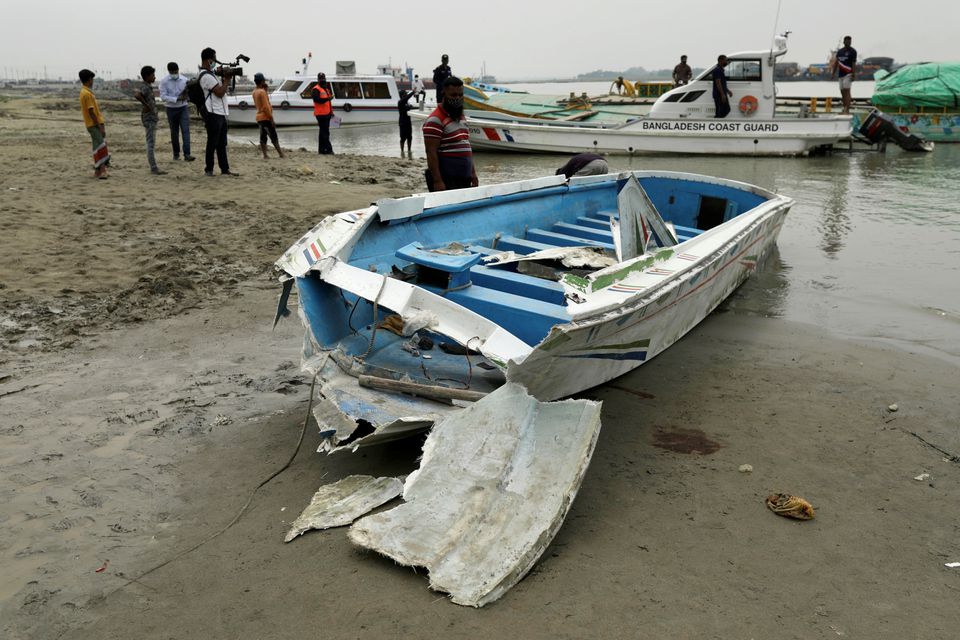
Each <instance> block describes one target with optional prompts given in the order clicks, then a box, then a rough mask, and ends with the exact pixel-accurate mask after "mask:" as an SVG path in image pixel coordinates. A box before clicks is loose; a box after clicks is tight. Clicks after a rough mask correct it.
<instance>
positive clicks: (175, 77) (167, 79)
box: [160, 62, 193, 162]
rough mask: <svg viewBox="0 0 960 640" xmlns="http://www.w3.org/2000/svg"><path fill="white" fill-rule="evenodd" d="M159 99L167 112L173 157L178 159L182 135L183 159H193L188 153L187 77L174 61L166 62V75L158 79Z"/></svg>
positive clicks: (188, 112) (188, 111) (188, 110)
mask: <svg viewBox="0 0 960 640" xmlns="http://www.w3.org/2000/svg"><path fill="white" fill-rule="evenodd" d="M160 99H161V100H162V101H163V106H164V108H165V109H166V112H167V123H168V124H169V125H170V142H171V144H173V159H174V160H179V159H180V136H181V134H182V135H183V159H184V160H186V161H188V162H189V161H191V160H193V156H192V155H190V109H188V108H187V107H188V104H187V78H186V77H185V76H182V75H180V66H179V65H178V64H177V63H176V62H170V63H168V64H167V75H165V76H164V77H163V78H161V79H160Z"/></svg>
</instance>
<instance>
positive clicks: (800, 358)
mask: <svg viewBox="0 0 960 640" xmlns="http://www.w3.org/2000/svg"><path fill="white" fill-rule="evenodd" d="M40 102H43V101H40ZM48 102H49V101H48ZM45 111H49V113H45ZM0 114H2V116H0V139H2V142H3V144H2V145H0V176H2V177H0V198H2V203H3V214H2V217H0V224H2V225H3V231H4V233H2V234H0V245H2V246H0V284H2V285H3V288H2V289H0V300H2V301H3V305H2V309H3V311H2V314H3V316H4V318H3V321H2V323H0V330H2V339H3V342H2V361H0V410H2V415H3V417H2V418H0V496H2V504H3V506H2V507H0V572H2V574H3V575H4V580H3V581H2V584H0V607H2V608H0V620H2V623H0V625H2V627H0V629H2V631H3V635H4V637H10V638H47V637H62V638H131V637H137V638H181V637H209V638H235V637H256V638H288V637H292V636H302V635H318V634H319V635H322V636H323V637H329V638H382V637H440V636H443V637H450V638H473V637H479V636H483V637H495V636H503V635H508V634H509V635H511V636H513V637H523V638H541V637H542V638H548V637H562V638H567V637H569V638H580V637H623V638H633V637H717V638H728V637H743V638H749V637H777V638H794V637H795V638H811V637H827V638H836V637H875V636H880V637H919V638H941V637H950V636H951V635H952V634H953V632H954V629H955V628H956V626H957V624H958V623H960V610H958V608H957V607H956V602H957V598H958V597H960V569H947V568H945V567H944V563H946V562H951V561H960V536H958V533H960V524H958V520H957V517H956V514H955V509H956V505H957V504H958V503H960V482H958V480H960V463H958V460H957V459H951V458H950V455H957V454H960V433H958V431H957V429H956V425H957V423H958V419H960V390H958V383H957V382H956V380H957V369H956V366H954V365H952V364H951V363H950V362H949V361H948V360H940V359H933V358H930V357H928V356H926V355H924V354H919V353H911V352H909V351H903V350H898V349H895V348H893V347H891V346H888V345H885V344H883V343H882V342H880V341H873V342H856V341H851V340H841V339H839V338H836V337H833V336H830V335H828V334H825V333H824V332H823V331H821V330H819V329H818V328H817V327H813V326H807V325H800V324H795V323H789V322H785V321H783V320H781V319H767V318H760V317H753V316H750V315H746V314H743V313H740V312H733V311H729V309H732V308H736V305H725V306H724V307H723V308H722V311H721V312H720V313H716V314H714V315H712V316H711V317H710V318H708V319H707V320H706V321H705V322H704V323H702V324H701V325H700V326H699V327H698V328H697V329H695V330H694V331H693V332H692V333H691V334H689V335H688V336H687V337H685V338H684V339H683V340H682V341H681V342H680V343H678V344H677V345H675V346H673V347H671V348H670V349H669V350H668V351H667V352H666V353H664V354H663V355H661V356H659V357H658V358H656V359H655V360H653V361H651V362H650V363H648V364H645V365H644V366H643V367H641V368H640V369H639V370H637V371H635V372H633V373H632V374H630V375H628V376H624V377H622V378H620V379H618V380H616V381H614V382H613V383H611V384H608V385H604V386H602V387H599V388H597V389H594V390H592V391H591V392H589V393H587V394H584V395H585V396H589V397H592V398H596V399H600V400H603V402H604V410H603V428H602V431H601V436H600V441H599V443H598V446H597V450H596V453H595V455H594V458H593V462H592V464H591V467H590V470H589V471H588V473H587V476H586V480H585V482H584V485H583V487H582V489H581V491H580V494H579V495H578V497H577V500H576V502H575V503H574V505H573V508H572V510H571V512H570V515H569V517H568V518H567V521H566V523H565V524H564V526H563V527H562V528H561V530H560V532H559V534H558V536H557V538H556V539H555V540H554V543H553V544H552V545H551V547H550V548H549V549H548V550H547V552H546V554H545V555H544V556H543V558H542V559H541V561H540V562H539V563H538V564H537V565H536V567H535V568H534V570H533V571H532V572H531V573H530V574H529V575H528V576H527V577H526V578H525V579H524V580H523V581H521V582H520V584H519V585H517V586H516V587H515V588H514V589H513V590H512V591H511V592H510V593H508V594H507V595H506V597H505V598H503V599H502V600H501V601H499V602H498V603H495V604H493V605H491V606H489V607H486V608H484V609H482V610H472V609H467V608H463V607H459V606H456V605H453V604H451V603H449V602H448V601H446V599H445V598H444V597H443V596H442V595H441V594H437V593H433V592H430V591H429V590H428V588H427V579H426V578H425V576H424V575H423V573H424V572H422V571H421V572H420V573H419V574H418V573H417V572H415V571H413V570H411V569H409V568H403V567H399V566H396V565H395V564H394V563H393V562H391V561H389V560H386V559H383V558H380V557H378V556H376V555H375V554H373V553H370V552H367V551H364V550H360V549H357V548H354V547H352V546H351V545H350V543H349V542H348V541H347V538H346V534H345V531H344V530H342V529H341V530H332V531H327V532H311V533H308V534H306V535H304V536H302V537H301V538H298V539H296V540H295V541H293V542H291V543H290V544H284V543H283V535H284V533H285V531H286V529H287V526H288V524H289V522H291V521H292V520H293V519H294V518H295V517H296V516H297V515H298V514H299V512H300V510H301V509H302V508H303V507H304V506H305V505H306V504H307V503H308V502H309V499H310V496H311V495H312V494H313V492H314V491H315V490H316V488H317V487H318V486H319V485H320V484H326V483H330V482H334V481H336V480H338V479H340V478H342V477H344V476H346V475H350V474H352V473H370V474H374V475H397V474H403V473H407V472H409V471H410V470H412V469H413V468H415V466H416V460H417V456H418V455H419V443H418V442H416V441H414V442H406V443H400V444H396V445H391V446H385V447H380V448H374V449H369V450H364V451H360V452H358V453H356V454H352V455H351V454H338V455H336V456H329V457H328V456H321V455H319V454H316V453H314V449H315V448H316V444H317V431H316V428H315V426H313V425H312V424H311V426H310V427H308V429H307V434H306V440H305V442H304V443H303V445H302V447H301V448H300V451H299V454H298V455H297V457H296V459H295V460H294V462H293V464H292V465H291V467H290V468H289V469H288V470H286V471H285V472H283V473H282V474H281V475H279V476H278V477H277V478H276V479H274V480H273V481H272V482H271V483H269V484H268V485H266V486H265V487H264V488H263V489H261V490H260V492H259V493H258V494H257V496H256V497H255V499H254V500H253V502H252V504H251V506H250V508H249V510H248V512H247V513H246V514H245V515H244V517H243V518H242V519H240V520H239V522H237V523H236V524H235V525H234V526H232V527H231V528H229V529H228V530H227V531H226V532H225V533H223V534H222V535H220V536H219V537H217V538H216V539H214V540H212V541H210V542H208V543H206V544H204V545H203V546H201V547H200V548H199V549H197V550H195V551H193V552H191V553H189V554H187V555H185V556H183V557H180V558H178V559H176V560H174V561H173V562H171V563H170V564H168V565H166V566H164V567H163V568H161V569H159V570H157V571H155V572H153V573H151V574H149V575H148V576H146V577H144V578H143V579H142V580H139V581H137V582H133V583H129V578H131V577H135V576H138V575H140V574H142V573H143V572H144V571H146V570H148V569H149V568H151V567H153V566H156V565H157V564H159V563H161V562H164V561H166V560H168V559H170V558H173V557H175V556H176V555H177V554H178V553H180V552H181V551H183V550H185V549H188V548H190V547H192V546H193V545H195V544H196V543H198V542H200V541H202V540H204V539H205V538H207V537H208V536H209V535H211V534H213V533H214V532H217V531H219V530H220V529H221V528H222V527H224V526H225V525H226V524H227V523H229V522H230V521H231V520H232V519H233V517H234V516H235V514H236V513H237V512H238V510H239V509H240V507H241V506H242V505H243V504H244V502H246V500H247V497H248V495H249V494H250V491H252V489H253V488H254V487H256V486H257V484H259V482H260V481H261V480H263V479H264V478H266V477H268V476H269V475H270V474H271V473H272V472H273V471H275V470H276V469H278V468H279V467H280V466H282V465H283V463H284V462H285V461H286V460H287V458H288V457H289V456H290V454H291V453H292V452H293V450H294V446H295V445H296V442H297V436H298V434H299V430H300V424H301V422H302V420H303V416H304V412H305V410H306V404H307V395H308V394H307V389H308V381H307V380H305V379H304V377H303V376H302V375H301V374H300V373H299V348H300V338H301V335H302V331H301V328H300V327H299V323H298V322H297V321H296V320H295V319H290V320H287V321H285V322H283V323H281V325H280V326H279V327H278V328H277V330H276V331H271V327H270V324H271V322H272V316H273V310H274V305H275V301H276V295H277V287H276V285H275V281H274V280H273V278H272V271H271V268H270V265H271V263H272V261H273V260H274V259H275V258H276V257H277V256H278V255H279V253H280V252H281V251H282V250H283V249H284V248H285V247H286V246H287V244H289V243H290V242H292V241H293V240H294V239H296V238H297V237H298V236H299V234H301V233H302V232H303V231H305V230H306V229H308V228H309V227H310V226H312V225H313V224H314V223H315V222H316V220H317V219H318V218H319V217H320V216H322V215H324V214H326V213H330V212H333V211H341V210H346V209H351V208H357V207H361V206H365V205H366V204H367V203H369V202H370V201H372V200H375V199H376V198H379V197H383V196H387V195H397V194H401V193H404V192H409V191H410V190H412V189H416V188H419V183H418V173H419V171H420V166H419V164H418V163H416V162H413V163H411V162H410V161H401V160H390V159H385V158H361V157H352V158H346V157H335V158H319V157H317V156H315V155H313V154H310V153H309V152H294V153H293V154H292V156H291V158H289V159H287V160H284V161H278V160H275V159H274V160H270V161H268V162H263V161H261V160H259V159H257V154H256V150H255V149H254V148H253V147H250V148H248V149H244V148H242V147H239V148H238V147H236V146H234V147H232V148H231V156H232V159H231V163H232V165H233V166H234V167H235V169H236V170H237V171H240V172H241V173H243V174H244V175H243V176H242V177H240V178H238V179H227V178H219V177H218V178H214V179H207V178H204V177H203V176H202V167H201V166H198V163H196V162H195V163H192V164H186V163H180V164H178V165H172V161H169V160H168V161H166V162H162V163H161V164H162V166H163V167H164V168H165V169H167V170H169V171H170V175H168V176H161V177H153V176H151V175H149V174H148V172H147V170H146V161H145V159H144V158H143V157H142V156H143V154H142V152H141V147H140V146H139V145H140V141H141V137H142V129H141V128H140V126H139V123H138V122H137V120H136V119H135V117H136V116H135V114H130V113H122V112H118V113H113V112H108V118H109V120H108V136H109V139H110V141H111V146H112V152H113V154H114V158H115V162H114V164H115V165H117V166H116V167H115V170H114V172H113V177H112V178H110V180H107V181H100V182H98V181H95V180H93V179H91V178H90V177H89V174H90V173H91V172H90V171H88V169H87V162H88V160H87V158H88V156H89V151H88V149H89V144H88V139H87V136H86V133H85V132H84V131H83V129H82V127H81V125H80V124H79V123H78V122H76V119H75V118H74V114H73V113H72V112H66V111H57V110H56V109H46V110H45V109H42V108H38V105H37V104H36V103H33V104H27V103H21V102H19V101H14V102H5V103H2V104H0ZM163 137H164V136H162V135H158V138H160V139H163ZM198 148H202V141H199V145H198ZM195 153H196V152H195ZM160 157H163V156H160ZM385 176H388V178H387V179H386V181H385V179H384V177H385ZM374 180H376V183H374V182H372V181H374ZM331 181H337V182H340V184H331ZM11 189H15V190H11ZM77 210H79V211H80V213H77ZM747 286H748V287H749V286H752V284H748V285H747ZM65 290H66V291H65ZM738 295H740V294H738ZM892 403H896V404H897V405H898V410H897V411H896V412H891V411H889V409H888V408H887V407H888V406H889V405H890V404H892ZM741 464H750V465H752V466H753V472H752V473H740V472H738V467H739V466H740V465H741ZM923 473H927V474H929V477H927V478H925V479H924V480H922V481H918V480H915V479H914V478H915V477H917V476H919V475H920V474H923ZM777 491H784V492H789V493H794V494H797V495H800V496H803V497H805V498H807V499H808V500H810V501H811V502H812V503H813V504H814V505H815V507H816V508H817V510H818V516H817V518H816V519H815V520H813V521H810V522H795V521H790V520H786V519H783V518H779V517H777V516H775V515H773V514H772V513H771V512H769V511H768V510H767V509H766V508H765V507H764V504H763V500H764V498H765V497H766V495H767V494H769V493H772V492H777ZM98 569H102V571H99V572H98V571H97V570H98Z"/></svg>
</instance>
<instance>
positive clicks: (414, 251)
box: [396, 242, 483, 288]
mask: <svg viewBox="0 0 960 640" xmlns="http://www.w3.org/2000/svg"><path fill="white" fill-rule="evenodd" d="M396 256H397V257H398V258H400V259H401V260H406V261H408V262H412V263H414V264H416V265H419V266H421V267H426V268H427V269H434V270H436V271H441V272H444V273H446V274H448V275H447V276H444V278H446V279H447V283H448V284H447V286H448V287H450V288H452V287H462V286H465V285H468V284H470V267H472V266H474V265H476V264H477V263H479V262H480V258H482V257H483V256H481V255H480V254H479V253H471V252H468V251H465V252H464V253H461V254H455V255H451V254H448V253H438V252H436V251H431V250H430V249H424V248H423V245H422V244H420V243H419V242H411V243H410V244H408V245H405V246H403V247H400V248H399V249H397V252H396Z"/></svg>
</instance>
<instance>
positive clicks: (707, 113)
mask: <svg viewBox="0 0 960 640" xmlns="http://www.w3.org/2000/svg"><path fill="white" fill-rule="evenodd" d="M786 52H787V42H786V37H785V36H781V37H778V38H776V39H775V41H774V46H773V47H771V48H770V49H769V50H765V51H748V52H742V53H736V54H733V55H730V56H728V59H729V61H730V62H729V65H728V66H727V68H726V70H725V71H726V76H727V83H728V87H729V89H730V90H731V91H732V92H733V97H732V98H730V104H731V107H732V110H731V112H730V114H729V115H728V116H727V117H726V118H722V119H721V118H714V117H713V113H714V104H713V95H712V88H713V85H712V79H711V76H712V73H713V70H714V68H715V66H714V67H710V68H708V69H707V70H706V71H704V72H703V73H701V74H700V75H699V76H698V77H697V78H696V79H695V80H693V81H692V82H690V83H689V84H686V85H683V86H681V87H677V88H675V89H673V90H671V91H668V92H667V93H665V94H663V95H662V96H660V97H659V98H658V99H657V101H656V102H655V103H654V105H653V106H652V107H651V108H650V113H649V115H646V116H638V117H637V118H635V119H633V120H631V121H629V122H626V123H621V124H601V125H596V124H588V123H580V122H574V121H570V122H556V121H550V122H538V121H535V120H532V119H529V118H527V119H521V118H516V119H513V120H510V119H502V118H498V119H485V118H483V117H470V116H468V118H467V123H468V125H469V129H470V142H471V144H472V145H473V147H474V148H475V149H495V150H500V151H522V152H536V153H542V152H556V153H580V152H583V151H592V152H596V153H604V154H628V155H629V154H639V153H651V152H653V153H656V152H660V153H686V154H725V155H806V154H808V153H810V152H811V151H812V150H814V149H817V148H819V147H827V146H829V145H832V144H835V143H837V142H839V141H840V140H845V139H848V138H849V137H850V135H851V116H848V115H830V114H823V115H820V114H810V113H808V112H805V111H800V112H796V111H795V112H792V113H787V112H777V108H776V98H777V95H776V94H777V92H776V84H775V81H774V70H775V67H776V60H777V58H779V57H781V56H783V55H784V54H785V53H786ZM412 116H413V117H422V116H418V114H412Z"/></svg>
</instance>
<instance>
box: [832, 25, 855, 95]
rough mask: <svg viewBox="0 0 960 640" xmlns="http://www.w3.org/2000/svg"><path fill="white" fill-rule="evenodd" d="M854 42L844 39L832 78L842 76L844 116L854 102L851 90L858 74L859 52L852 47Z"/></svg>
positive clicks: (850, 39) (841, 88)
mask: <svg viewBox="0 0 960 640" xmlns="http://www.w3.org/2000/svg"><path fill="white" fill-rule="evenodd" d="M852 42H853V38H851V37H850V36H844V37H843V47H841V48H840V50H839V51H837V55H836V58H835V59H834V64H833V73H832V77H834V78H836V77H837V75H838V74H839V76H840V99H841V100H843V113H844V114H848V113H850V103H851V102H852V101H853V98H852V97H851V95H850V90H851V87H852V86H853V80H854V76H855V75H856V72H857V50H856V49H854V48H853V47H851V46H850V44H851V43H852Z"/></svg>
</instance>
